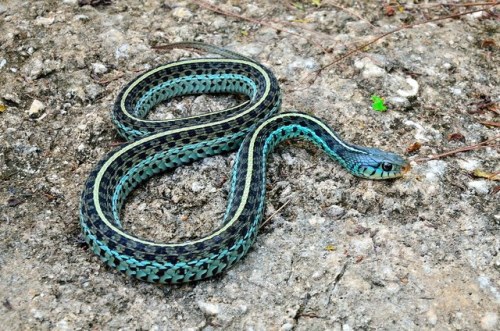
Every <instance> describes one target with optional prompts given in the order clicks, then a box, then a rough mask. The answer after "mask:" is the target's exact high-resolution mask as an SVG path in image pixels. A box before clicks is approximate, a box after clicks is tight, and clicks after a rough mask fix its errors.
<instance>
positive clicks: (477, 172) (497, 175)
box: [472, 169, 500, 181]
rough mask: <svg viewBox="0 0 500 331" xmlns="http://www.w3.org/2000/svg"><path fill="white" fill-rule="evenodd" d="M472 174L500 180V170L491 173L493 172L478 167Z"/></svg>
mask: <svg viewBox="0 0 500 331" xmlns="http://www.w3.org/2000/svg"><path fill="white" fill-rule="evenodd" d="M472 174H473V175H474V177H479V178H486V179H489V180H498V181H500V172H495V173H491V172H486V171H483V170H481V169H476V170H474V172H473V173H472Z"/></svg>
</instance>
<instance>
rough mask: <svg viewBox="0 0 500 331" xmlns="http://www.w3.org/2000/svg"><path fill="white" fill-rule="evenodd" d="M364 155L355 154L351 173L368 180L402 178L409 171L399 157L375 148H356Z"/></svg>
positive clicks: (406, 164)
mask: <svg viewBox="0 0 500 331" xmlns="http://www.w3.org/2000/svg"><path fill="white" fill-rule="evenodd" d="M356 148H357V149H360V150H361V151H362V152H365V153H366V154H365V153H355V154H356V155H352V156H351V158H353V159H355V160H354V164H355V165H354V166H353V168H352V171H351V172H352V173H353V174H354V175H355V176H358V177H362V178H368V179H391V178H398V177H401V176H403V175H404V174H405V173H407V172H408V171H409V170H410V164H409V163H408V162H407V161H406V160H405V159H403V158H402V157H401V156H399V155H397V154H394V153H390V152H386V151H382V150H380V149H377V148H368V147H360V146H356Z"/></svg>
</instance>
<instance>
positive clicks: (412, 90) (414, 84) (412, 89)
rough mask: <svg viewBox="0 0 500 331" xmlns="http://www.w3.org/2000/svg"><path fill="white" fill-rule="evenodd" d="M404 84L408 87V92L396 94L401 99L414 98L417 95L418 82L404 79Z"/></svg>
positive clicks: (398, 91) (401, 91) (399, 91)
mask: <svg viewBox="0 0 500 331" xmlns="http://www.w3.org/2000/svg"><path fill="white" fill-rule="evenodd" d="M406 83H407V84H408V85H410V89H409V90H397V91H396V92H397V93H398V94H399V95H400V96H402V97H405V98H407V97H414V96H416V95H417V93H418V89H419V85H418V82H417V81H416V80H415V79H413V78H410V77H408V78H406Z"/></svg>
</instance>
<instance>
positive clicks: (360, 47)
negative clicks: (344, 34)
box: [304, 2, 498, 80]
mask: <svg viewBox="0 0 500 331" xmlns="http://www.w3.org/2000/svg"><path fill="white" fill-rule="evenodd" d="M497 4H498V2H495V3H491V4H490V7H492V6H496V5H497ZM490 7H488V8H482V9H476V10H470V11H466V12H463V13H457V14H452V15H446V16H442V17H438V18H434V19H430V20H425V21H422V22H417V23H413V24H410V25H403V26H400V27H398V28H396V29H394V30H391V31H389V32H385V33H383V34H381V35H379V36H377V37H375V38H374V39H373V40H371V41H369V42H367V43H365V44H363V45H361V46H358V47H356V48H355V49H353V50H351V51H349V52H347V53H346V54H344V55H342V56H340V57H339V58H337V59H335V60H333V61H332V62H330V63H328V64H327V65H324V66H323V67H321V68H320V69H318V70H317V71H315V72H313V73H310V74H309V75H307V76H306V77H305V78H304V80H305V79H306V78H308V77H310V76H311V75H315V77H317V76H318V75H319V74H320V73H321V72H322V71H323V70H325V69H327V68H329V67H331V66H333V65H334V64H337V63H339V62H340V61H342V60H345V59H346V58H348V57H350V56H351V55H353V54H355V53H358V52H360V51H362V50H363V49H365V48H366V47H368V46H371V45H373V44H374V43H376V42H377V41H379V40H380V39H382V38H385V37H387V36H388V35H391V34H394V33H396V32H399V31H401V30H406V29H411V28H414V27H416V26H419V25H423V24H427V23H431V22H437V21H442V20H446V19H449V18H457V17H460V16H464V15H468V14H473V13H477V12H481V11H485V10H488V9H490Z"/></svg>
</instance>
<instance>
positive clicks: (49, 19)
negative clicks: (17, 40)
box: [35, 17, 55, 26]
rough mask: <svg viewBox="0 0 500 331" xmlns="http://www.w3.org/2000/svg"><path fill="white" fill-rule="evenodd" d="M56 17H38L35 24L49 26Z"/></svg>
mask: <svg viewBox="0 0 500 331" xmlns="http://www.w3.org/2000/svg"><path fill="white" fill-rule="evenodd" d="M54 21H55V18H54V17H37V18H36V20H35V25H38V26H49V25H52V23H54Z"/></svg>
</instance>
